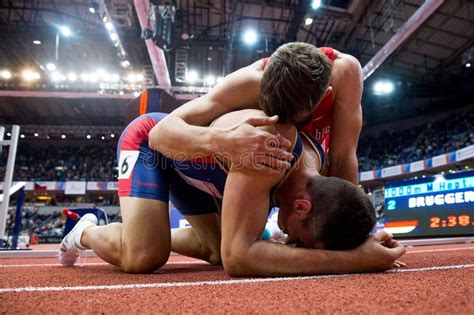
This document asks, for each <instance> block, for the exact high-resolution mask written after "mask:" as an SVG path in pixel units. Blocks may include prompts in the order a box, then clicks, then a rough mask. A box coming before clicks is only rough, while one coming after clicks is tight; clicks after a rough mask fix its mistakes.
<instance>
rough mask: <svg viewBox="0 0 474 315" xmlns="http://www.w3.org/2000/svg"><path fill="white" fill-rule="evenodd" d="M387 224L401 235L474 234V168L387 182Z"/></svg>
mask: <svg viewBox="0 0 474 315" xmlns="http://www.w3.org/2000/svg"><path fill="white" fill-rule="evenodd" d="M384 194H385V220H386V221H385V226H384V229H385V230H386V231H387V232H390V233H392V234H394V235H395V236H396V237H397V238H401V237H402V238H403V237H441V236H442V237H446V236H474V171H467V172H460V173H455V174H446V175H441V174H440V175H435V176H432V177H426V178H421V179H418V180H407V181H401V182H393V183H389V184H387V185H386V186H385V192H384Z"/></svg>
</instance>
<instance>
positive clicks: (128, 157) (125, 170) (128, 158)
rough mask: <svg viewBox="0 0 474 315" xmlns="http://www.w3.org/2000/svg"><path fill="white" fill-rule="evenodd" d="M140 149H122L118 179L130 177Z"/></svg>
mask: <svg viewBox="0 0 474 315" xmlns="http://www.w3.org/2000/svg"><path fill="white" fill-rule="evenodd" d="M139 154H140V151H128V150H123V151H120V157H119V163H118V165H119V167H118V173H119V176H118V179H129V178H130V175H131V174H132V171H133V168H134V167H135V163H137V160H138V155H139Z"/></svg>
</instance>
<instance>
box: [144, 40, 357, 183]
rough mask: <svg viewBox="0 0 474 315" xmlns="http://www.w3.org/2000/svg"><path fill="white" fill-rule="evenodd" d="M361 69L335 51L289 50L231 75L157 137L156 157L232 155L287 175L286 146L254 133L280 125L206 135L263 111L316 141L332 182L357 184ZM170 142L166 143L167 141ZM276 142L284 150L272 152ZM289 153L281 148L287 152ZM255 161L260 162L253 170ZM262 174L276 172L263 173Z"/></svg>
mask: <svg viewBox="0 0 474 315" xmlns="http://www.w3.org/2000/svg"><path fill="white" fill-rule="evenodd" d="M362 85H363V80H362V69H361V66H360V63H359V62H358V61H357V59H356V58H354V57H352V56H350V55H348V54H344V53H342V52H340V51H337V50H335V49H332V48H328V47H321V48H316V47H315V46H313V45H311V44H307V43H299V42H296V43H288V44H285V45H282V46H281V47H279V48H278V49H277V50H276V51H275V52H274V53H273V54H272V55H271V57H270V58H264V59H261V60H258V61H256V62H254V63H253V64H251V65H249V66H247V67H243V68H241V69H239V70H236V71H235V72H233V73H231V74H229V75H227V76H226V77H225V78H224V79H223V80H222V82H221V83H218V84H217V85H216V86H214V87H213V88H212V89H211V90H210V91H209V93H207V94H206V95H204V96H202V97H199V98H196V99H194V100H192V101H190V102H188V103H186V104H184V105H183V106H180V107H179V108H178V109H176V110H174V111H173V112H172V113H171V114H170V115H168V116H167V117H166V118H165V119H164V120H163V121H162V122H161V123H160V124H159V125H157V126H156V128H154V130H153V131H152V132H151V133H150V146H151V148H152V149H154V150H157V151H159V152H161V153H163V154H164V155H166V156H175V155H176V154H184V156H185V157H186V156H187V157H190V156H192V155H193V154H194V153H195V152H202V153H204V154H206V155H211V154H214V153H215V152H226V153H228V154H229V155H230V156H231V157H232V158H233V159H235V160H239V159H240V157H241V154H242V152H249V154H248V157H247V159H246V160H245V161H244V163H245V165H246V166H247V167H249V168H255V166H262V165H265V164H264V162H269V161H271V163H267V164H271V165H274V168H276V169H280V168H284V167H287V166H288V165H287V164H286V163H284V162H281V161H278V160H276V161H275V159H274V157H276V158H281V157H284V156H285V154H286V153H285V150H284V149H285V147H287V146H288V144H287V142H286V141H285V140H284V139H282V138H281V137H278V136H274V135H271V134H269V133H267V132H264V131H262V130H261V129H257V128H253V126H259V125H262V124H264V125H268V124H275V123H276V122H277V119H276V117H271V118H262V117H251V118H248V119H247V120H246V121H243V122H241V123H240V124H239V125H236V126H233V127H232V128H225V129H222V128H221V129H215V128H206V127H203V126H208V125H209V124H210V123H211V121H213V120H215V119H216V118H218V117H220V116H222V115H223V114H225V113H228V112H232V111H236V110H241V109H250V108H253V109H262V110H263V111H264V112H265V113H266V114H267V115H268V116H273V115H278V122H287V121H289V122H291V123H293V124H294V125H295V126H297V127H298V129H300V130H303V131H305V132H306V133H307V134H308V135H310V136H311V137H313V138H315V139H316V140H317V141H318V142H319V143H320V144H321V145H322V146H323V148H324V150H325V151H326V153H328V154H329V159H330V161H331V163H330V164H329V175H330V176H336V177H340V178H344V179H347V180H349V181H351V182H353V183H354V184H356V185H357V183H358V163H357V156H356V150H357V143H358V139H359V133H360V130H361V126H362V109H361V97H362ZM165 135H166V137H165ZM269 140H272V141H276V142H278V143H279V145H278V146H277V147H274V148H269V147H268V146H265V143H266V142H267V141H269ZM280 147H282V148H280ZM255 155H258V156H261V158H260V161H258V162H257V163H254V162H253V161H254V160H255ZM259 170H260V172H261V173H262V174H271V173H272V172H273V171H274V169H272V168H269V167H260V168H259Z"/></svg>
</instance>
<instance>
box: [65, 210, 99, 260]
mask: <svg viewBox="0 0 474 315" xmlns="http://www.w3.org/2000/svg"><path fill="white" fill-rule="evenodd" d="M92 225H97V217H96V216H95V215H94V214H92V213H87V214H85V215H84V216H83V217H82V218H81V219H80V220H79V221H78V222H77V223H76V225H75V226H74V227H73V228H72V230H71V232H69V233H68V234H67V235H66V236H65V237H64V238H63V240H62V241H61V245H60V246H59V261H60V262H61V264H62V265H63V266H65V267H70V266H73V265H74V264H75V263H76V261H77V258H78V257H79V254H80V251H81V250H85V249H87V248H85V247H84V246H82V244H81V236H82V232H84V229H85V228H86V227H89V226H92Z"/></svg>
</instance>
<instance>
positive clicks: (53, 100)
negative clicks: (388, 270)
mask: <svg viewBox="0 0 474 315" xmlns="http://www.w3.org/2000/svg"><path fill="white" fill-rule="evenodd" d="M318 2H319V1H303V0H274V1H267V0H265V1H255V0H216V1H210V0H174V1H160V0H134V1H132V0H68V1H57V0H9V1H6V0H5V1H0V21H1V23H0V125H1V126H4V127H5V128H4V132H3V133H2V132H0V135H1V137H2V139H3V140H4V142H3V143H4V144H7V142H8V141H14V140H15V136H16V135H17V136H18V147H17V150H16V159H15V163H14V171H13V173H12V175H13V178H12V180H13V182H14V183H15V182H25V183H24V186H22V187H24V192H25V200H24V203H23V210H22V212H21V214H22V220H21V226H20V227H19V226H18V224H19V223H18V222H17V224H16V225H15V212H16V207H15V206H16V203H17V200H18V198H17V194H19V192H20V190H19V191H17V192H16V194H13V193H12V192H13V191H11V192H10V193H9V194H8V195H5V197H4V198H3V205H5V203H6V201H7V200H8V199H9V202H10V204H9V206H7V208H8V211H7V213H0V214H1V216H0V218H1V220H0V227H2V228H5V237H4V240H5V244H4V245H5V246H7V247H9V246H11V243H12V236H13V235H14V234H18V231H19V236H20V237H19V246H20V247H25V246H27V245H29V244H35V243H51V242H52V243H57V242H59V241H60V240H61V237H62V235H63V229H64V224H65V216H64V215H63V214H62V210H63V209H64V208H94V207H97V208H101V209H104V210H105V212H106V213H107V214H108V217H109V222H110V221H112V222H113V221H119V220H120V217H119V206H118V197H117V195H116V189H117V185H116V180H117V168H116V164H117V161H116V144H117V140H118V138H119V137H120V133H121V131H122V130H123V128H124V127H125V126H126V124H127V122H128V121H130V120H131V119H133V118H134V117H136V116H137V115H139V114H140V113H144V112H147V111H166V112H169V111H171V110H173V109H174V108H176V107H178V106H179V105H180V104H183V103H184V102H186V101H188V100H191V99H194V98H196V97H199V96H201V95H203V94H204V93H206V92H207V91H208V90H209V89H212V87H213V86H214V85H215V84H216V83H217V82H219V80H221V78H222V77H224V76H225V75H227V74H229V73H230V72H232V71H234V70H236V69H238V68H240V67H243V66H246V65H248V64H250V63H252V62H255V61H257V60H259V59H261V58H263V57H267V56H269V55H270V54H271V53H272V52H273V51H274V50H275V49H276V48H277V47H278V46H280V45H281V44H283V43H286V42H291V41H304V42H308V43H311V44H314V45H316V46H318V47H323V46H330V47H334V48H335V49H337V50H340V51H342V52H344V53H348V54H351V55H353V56H355V57H356V58H358V60H359V61H360V63H361V65H362V66H363V69H364V77H365V82H364V85H365V87H364V94H363V99H362V106H363V112H364V126H363V131H362V134H361V137H360V141H359V147H358V159H359V172H360V176H359V179H360V187H361V189H364V190H365V191H366V192H367V193H368V194H369V195H371V198H372V201H373V202H374V204H375V206H376V209H377V217H378V219H379V223H378V228H384V226H385V225H387V223H388V225H387V226H385V227H387V228H389V229H391V231H392V232H393V233H395V235H396V236H399V237H411V238H416V239H420V238H425V237H446V236H463V237H466V236H473V235H474V223H472V222H473V221H474V200H472V199H469V198H471V197H472V194H473V193H472V191H473V188H472V183H473V178H474V174H473V173H472V171H471V170H472V168H473V167H474V97H473V93H474V75H473V74H474V1H471V0H446V1H422V0H377V1H369V0H360V1H355V0H322V1H320V2H321V4H320V5H319V6H318ZM415 18H417V19H415ZM417 21H418V23H417ZM13 125H18V126H19V131H18V133H15V132H14V129H12V126H13ZM2 139H0V140H2ZM8 144H10V147H11V143H8ZM11 151H12V150H9V149H8V146H5V147H3V149H2V151H1V155H0V160H1V161H0V182H1V181H4V179H5V174H8V171H7V170H8V169H7V165H8V157H9V153H11ZM8 180H9V179H8V178H7V181H6V182H7V183H6V184H3V188H5V186H6V185H8V182H9V181H8ZM463 180H464V181H463ZM443 182H444V183H445V184H443ZM433 183H435V184H433ZM440 183H441V184H442V185H441V186H439V184H440ZM456 183H458V184H456ZM459 183H464V184H463V185H464V186H460V184H459ZM448 184H449V185H450V186H449V187H448ZM451 184H452V185H451ZM413 185H415V186H416V185H421V186H419V187H422V188H420V189H425V191H422V192H424V193H425V195H426V194H428V195H429V194H430V193H431V194H433V196H434V195H436V193H437V192H440V191H441V192H444V198H445V201H446V203H448V202H447V199H446V198H448V197H446V196H447V195H446V194H448V193H453V194H456V193H458V192H462V193H464V195H463V196H464V199H463V202H462V205H461V202H456V203H457V206H458V207H457V208H452V207H450V206H449V205H447V204H446V205H445V204H443V205H440V204H436V205H435V207H438V208H439V209H437V211H441V212H436V213H435V212H433V211H434V210H433V209H434V207H430V206H428V205H427V204H428V200H427V201H426V203H425V204H415V206H414V207H416V208H420V209H419V210H417V211H416V212H412V213H411V214H410V215H408V216H406V215H405V214H406V210H407V209H408V208H409V206H410V205H412V204H410V202H411V201H409V198H411V197H412V196H414V195H420V193H421V192H420V191H417V192H415V188H416V187H415V186H413ZM423 185H425V186H423ZM430 185H431V186H430ZM433 185H434V186H433ZM436 185H438V186H436ZM443 185H445V186H443ZM469 185H471V186H469ZM411 186H413V190H410V189H411V188H410V187H411ZM393 187H395V191H398V193H394V194H393V195H390V194H388V192H389V191H391V190H390V189H393ZM400 187H402V188H400ZM403 187H404V188H403ZM407 187H408V188H407ZM417 187H418V186H417ZM423 187H424V188H423ZM433 187H434V188H433ZM436 187H437V188H436ZM469 193H470V195H469ZM10 194H11V198H9V195H10ZM425 195H424V196H425ZM466 196H467V197H466ZM469 196H471V197H469ZM456 198H457V197H456ZM389 204H390V206H389ZM461 206H462V207H461ZM387 208H390V209H389V210H393V212H392V214H389V215H386V214H388V213H389V210H387ZM410 208H413V207H410ZM460 210H462V211H461V212H459V211H460ZM404 211H405V212H404ZM443 211H444V212H443ZM466 216H467V218H466ZM453 217H454V219H453ZM173 218H174V219H173V225H174V226H179V224H180V218H179V216H178V215H177V214H176V213H174V214H173ZM436 218H438V219H436ZM17 221H18V220H17ZM415 221H417V223H416V224H415V223H413V222H415ZM436 221H438V222H437V223H436ZM2 222H3V224H4V226H2V225H1V224H2ZM394 222H395V224H394ZM397 222H398V223H397ZM466 222H468V223H466ZM181 223H182V222H181ZM390 223H391V224H392V225H390ZM471 223H472V224H471ZM414 224H415V225H414ZM15 226H16V229H17V230H16V232H15ZM2 236H3V234H2Z"/></svg>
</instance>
